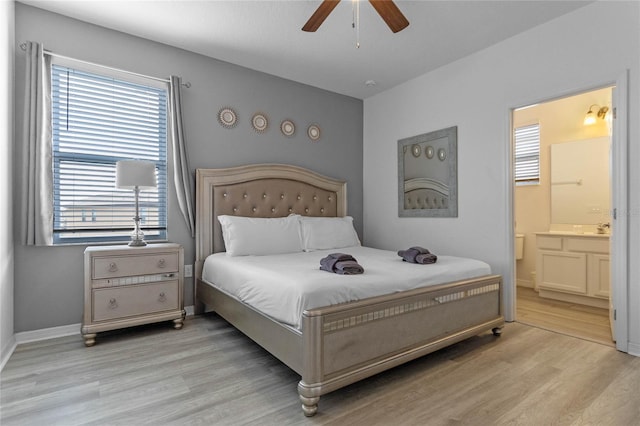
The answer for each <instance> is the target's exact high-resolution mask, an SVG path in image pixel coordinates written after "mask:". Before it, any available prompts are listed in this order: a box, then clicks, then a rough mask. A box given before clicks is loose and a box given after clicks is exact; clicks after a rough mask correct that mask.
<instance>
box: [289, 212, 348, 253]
mask: <svg viewBox="0 0 640 426" xmlns="http://www.w3.org/2000/svg"><path fill="white" fill-rule="evenodd" d="M298 220H299V221H300V235H301V237H302V249H303V250H304V251H314V250H328V249H338V248H343V247H353V246H359V245H360V240H359V239H358V234H357V233H356V230H355V229H354V228H353V218H352V217H351V216H345V217H308V216H298Z"/></svg>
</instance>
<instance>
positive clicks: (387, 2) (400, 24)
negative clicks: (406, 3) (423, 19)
mask: <svg viewBox="0 0 640 426" xmlns="http://www.w3.org/2000/svg"><path fill="white" fill-rule="evenodd" d="M369 3H371V5H372V6H373V8H374V9H375V10H376V12H378V15H380V17H381V18H382V19H384V22H386V23H387V25H388V26H389V28H390V29H391V31H393V32H394V33H397V32H398V31H402V30H404V29H405V28H407V27H408V26H409V21H407V18H405V17H404V15H403V14H402V12H400V9H398V6H396V5H395V3H394V2H393V1H391V0H369Z"/></svg>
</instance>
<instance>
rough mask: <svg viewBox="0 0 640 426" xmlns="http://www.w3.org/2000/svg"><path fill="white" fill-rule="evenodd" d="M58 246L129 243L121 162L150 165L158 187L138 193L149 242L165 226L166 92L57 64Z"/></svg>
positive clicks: (129, 205) (129, 200)
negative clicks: (119, 184) (119, 185)
mask: <svg viewBox="0 0 640 426" xmlns="http://www.w3.org/2000/svg"><path fill="white" fill-rule="evenodd" d="M51 80H52V81H51V83H52V84H51V85H52V99H51V103H52V105H51V107H52V133H53V178H54V194H53V195H54V197H53V199H54V223H53V232H54V243H58V244H59V243H73V242H92V241H126V240H128V239H129V235H130V233H131V231H132V230H133V219H132V218H133V217H134V216H135V202H134V195H133V191H131V190H122V189H116V188H115V170H116V162H117V161H119V160H124V159H141V160H150V161H153V162H155V164H156V173H157V181H158V187H157V188H154V189H153V190H149V191H140V207H141V209H142V210H143V211H144V217H145V219H144V222H143V224H142V229H143V231H144V233H145V239H148V240H153V239H165V238H166V228H167V211H166V210H167V207H166V206H167V92H166V89H165V88H159V87H153V86H151V85H143V84H138V83H132V82H127V81H124V80H118V79H114V78H112V77H106V76H102V75H98V74H93V73H89V72H85V71H80V70H76V69H72V68H67V67H63V66H59V65H53V66H52V79H51Z"/></svg>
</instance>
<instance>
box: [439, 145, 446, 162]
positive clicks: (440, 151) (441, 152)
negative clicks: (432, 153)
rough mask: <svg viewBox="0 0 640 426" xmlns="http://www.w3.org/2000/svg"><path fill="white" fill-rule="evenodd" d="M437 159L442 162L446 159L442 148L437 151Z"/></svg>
mask: <svg viewBox="0 0 640 426" xmlns="http://www.w3.org/2000/svg"><path fill="white" fill-rule="evenodd" d="M438 158H439V159H440V161H444V160H445V158H447V151H445V150H444V148H440V149H439V150H438Z"/></svg>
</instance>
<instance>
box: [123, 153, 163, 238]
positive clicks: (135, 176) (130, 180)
mask: <svg viewBox="0 0 640 426" xmlns="http://www.w3.org/2000/svg"><path fill="white" fill-rule="evenodd" d="M156 186H157V183H156V165H155V163H154V162H152V161H145V160H122V161H118V162H116V188H121V189H133V193H134V195H135V199H136V216H135V217H134V218H133V221H134V223H135V227H134V229H133V232H132V233H131V241H130V242H129V245H130V246H132V247H143V246H146V245H147V243H146V242H145V241H144V233H143V232H142V231H141V230H140V219H141V218H140V211H139V207H138V196H139V194H140V191H141V190H145V189H151V188H155V187H156Z"/></svg>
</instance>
